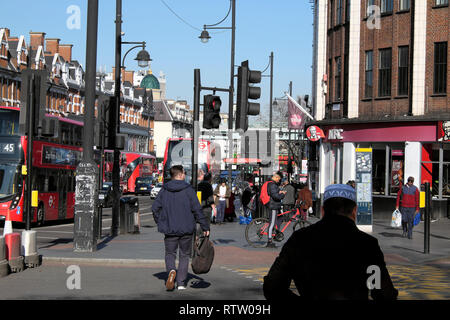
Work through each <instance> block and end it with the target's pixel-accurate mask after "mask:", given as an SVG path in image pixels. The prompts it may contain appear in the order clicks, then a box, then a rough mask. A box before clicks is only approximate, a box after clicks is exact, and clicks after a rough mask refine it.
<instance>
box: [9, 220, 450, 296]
mask: <svg viewBox="0 0 450 320" xmlns="http://www.w3.org/2000/svg"><path fill="white" fill-rule="evenodd" d="M105 220H109V221H110V220H111V219H110V212H108V211H106V212H105V215H104V228H103V229H104V230H103V236H102V238H101V239H99V242H98V246H97V251H95V252H91V253H90V252H84V253H82V252H74V251H73V223H72V224H63V225H49V226H45V227H42V228H36V229H35V230H37V232H38V237H40V239H39V241H38V253H39V254H40V255H42V257H43V265H42V266H41V267H39V268H35V269H26V270H25V271H24V272H20V273H18V274H10V275H9V276H7V277H4V278H1V279H0V286H1V287H7V288H11V289H10V290H0V291H1V292H0V299H17V298H20V299H165V298H169V297H170V298H171V299H199V300H202V299H204V300H213V299H217V300H226V299H233V300H236V299H239V300H240V299H247V300H262V299H264V296H263V293H262V283H263V277H264V276H265V275H266V274H267V272H268V270H269V268H270V266H271V265H272V263H273V261H274V260H275V258H276V257H277V256H278V254H279V251H280V250H281V246H282V245H283V243H284V242H285V241H286V239H285V240H284V241H283V242H282V243H281V244H278V247H277V248H275V249H267V248H253V247H251V246H249V245H248V243H247V242H246V240H245V236H244V230H245V225H240V224H239V223H238V222H228V223H225V224H224V225H211V236H210V239H211V240H212V241H213V243H214V245H215V260H214V264H213V267H212V269H211V271H210V272H209V273H208V274H206V275H200V276H197V275H194V274H193V273H189V284H188V285H189V288H188V289H189V290H186V291H182V292H176V293H171V292H167V291H165V288H164V282H165V277H166V273H165V266H164V260H163V259H164V242H163V238H164V236H163V235H162V234H160V233H158V232H157V228H156V225H155V223H154V220H153V217H152V215H151V213H150V212H147V211H144V212H141V229H140V233H139V234H124V235H119V236H116V237H111V236H109V226H108V224H107V223H105ZM316 221H318V219H316V218H314V217H313V218H311V222H313V223H314V222H316ZM423 226H424V223H423V222H421V223H420V224H419V225H418V226H417V227H415V229H414V233H413V239H412V240H410V239H407V238H402V237H401V234H402V231H401V229H396V228H391V227H390V221H377V220H375V221H374V224H373V233H372V235H373V236H375V237H376V238H377V239H378V241H379V244H380V246H381V248H382V250H383V252H384V255H385V261H386V264H387V265H388V269H389V271H390V274H391V277H392V280H393V282H394V285H395V286H396V287H397V288H398V289H399V290H400V295H399V298H400V299H450V219H447V218H444V219H441V220H438V221H435V222H432V224H431V237H430V253H429V254H424V253H423V248H424V239H423V237H424V236H423V234H424V232H423ZM0 232H2V230H1V229H0ZM73 265H75V266H78V267H79V268H80V269H81V274H82V281H81V288H82V290H69V289H68V285H67V282H68V281H69V280H68V279H69V277H70V272H69V269H68V268H69V267H70V266H73ZM24 286H26V287H27V290H26V292H24V291H23V287H24Z"/></svg>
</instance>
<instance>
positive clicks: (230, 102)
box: [228, 0, 236, 190]
mask: <svg viewBox="0 0 450 320" xmlns="http://www.w3.org/2000/svg"><path fill="white" fill-rule="evenodd" d="M235 44H236V0H231V65H230V93H229V98H228V155H229V158H232V149H233V106H234V103H233V100H234V99H233V95H234V56H235ZM232 167H233V166H232V164H231V163H230V164H228V183H229V187H230V190H231V188H232V173H231V169H232Z"/></svg>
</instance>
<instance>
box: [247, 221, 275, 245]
mask: <svg viewBox="0 0 450 320" xmlns="http://www.w3.org/2000/svg"><path fill="white" fill-rule="evenodd" d="M245 239H246V240H247V242H248V244H249V245H251V246H252V247H254V248H262V247H264V246H265V245H266V244H267V241H268V240H269V220H268V219H266V218H256V219H253V220H252V221H251V222H250V223H249V224H248V225H247V227H246V228H245Z"/></svg>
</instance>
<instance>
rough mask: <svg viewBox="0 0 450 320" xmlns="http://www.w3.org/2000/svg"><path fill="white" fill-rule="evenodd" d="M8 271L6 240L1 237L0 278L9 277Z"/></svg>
mask: <svg viewBox="0 0 450 320" xmlns="http://www.w3.org/2000/svg"><path fill="white" fill-rule="evenodd" d="M8 273H9V270H8V260H6V247H5V238H4V237H2V236H0V278H2V277H4V276H7V275H8Z"/></svg>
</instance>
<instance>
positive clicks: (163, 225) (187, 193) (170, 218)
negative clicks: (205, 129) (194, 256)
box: [152, 166, 209, 291]
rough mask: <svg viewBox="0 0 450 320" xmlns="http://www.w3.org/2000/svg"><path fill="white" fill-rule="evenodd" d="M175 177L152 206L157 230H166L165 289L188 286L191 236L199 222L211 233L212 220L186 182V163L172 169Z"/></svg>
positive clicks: (163, 231) (171, 174) (172, 175)
mask: <svg viewBox="0 0 450 320" xmlns="http://www.w3.org/2000/svg"><path fill="white" fill-rule="evenodd" d="M170 176H171V178H172V180H170V181H169V182H167V183H165V184H164V185H163V188H162V189H161V191H160V192H159V193H158V196H157V197H156V199H155V202H154V203H153V205H152V211H153V218H154V219H155V222H156V224H157V225H158V231H159V232H161V233H164V235H165V237H164V245H165V252H166V255H165V261H166V270H167V273H168V277H167V281H166V289H167V290H168V291H172V290H173V289H174V288H175V279H176V281H177V286H178V290H183V289H186V278H187V274H188V269H189V257H190V254H191V250H192V237H193V234H194V232H195V228H196V223H199V224H200V226H201V228H202V230H203V232H204V235H205V236H209V223H208V221H207V220H206V218H205V216H204V214H203V211H202V206H201V205H200V203H199V201H198V198H197V195H196V194H195V192H194V189H193V188H192V187H191V185H190V184H188V183H187V182H186V181H185V177H186V173H185V171H184V169H183V166H173V167H172V168H171V169H170ZM178 247H180V253H179V263H178V274H177V271H176V268H175V258H176V255H177V249H178Z"/></svg>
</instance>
